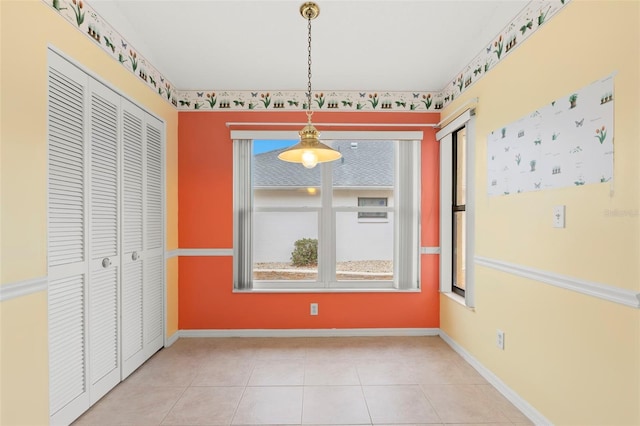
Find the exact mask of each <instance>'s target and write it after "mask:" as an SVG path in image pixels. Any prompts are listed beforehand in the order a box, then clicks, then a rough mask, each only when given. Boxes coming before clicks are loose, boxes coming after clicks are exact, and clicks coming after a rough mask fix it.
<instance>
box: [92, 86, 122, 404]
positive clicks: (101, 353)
mask: <svg viewBox="0 0 640 426" xmlns="http://www.w3.org/2000/svg"><path fill="white" fill-rule="evenodd" d="M90 87H91V107H90V115H91V120H90V134H89V140H90V158H91V161H90V185H91V186H90V188H91V191H90V196H89V203H90V219H89V220H90V222H89V223H90V230H89V241H90V244H89V252H90V259H91V260H90V272H89V344H90V350H89V353H90V359H89V364H90V372H91V375H90V378H91V380H90V383H91V403H92V404H93V403H94V402H95V401H97V400H98V399H100V398H101V397H102V396H103V395H104V394H105V393H107V392H108V391H109V390H110V389H112V388H113V387H114V386H115V385H117V384H118V383H119V382H120V353H119V346H120V345H119V328H120V324H119V317H120V315H119V308H118V306H119V300H120V294H119V268H120V241H119V229H120V228H119V216H120V215H119V202H120V199H119V192H120V190H119V189H120V182H119V167H120V165H119V163H120V158H119V157H120V153H119V145H120V144H119V139H120V123H119V122H120V96H119V95H118V94H117V93H115V92H113V91H112V90H110V89H109V88H107V87H106V86H104V85H102V84H101V83H99V82H97V81H94V80H92V81H91V86H90Z"/></svg>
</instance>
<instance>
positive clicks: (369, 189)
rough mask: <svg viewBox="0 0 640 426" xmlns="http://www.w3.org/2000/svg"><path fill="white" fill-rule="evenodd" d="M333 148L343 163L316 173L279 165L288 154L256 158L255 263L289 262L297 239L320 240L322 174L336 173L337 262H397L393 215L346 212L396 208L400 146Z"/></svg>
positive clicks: (380, 143) (385, 143)
mask: <svg viewBox="0 0 640 426" xmlns="http://www.w3.org/2000/svg"><path fill="white" fill-rule="evenodd" d="M325 142H326V141H325ZM254 143H260V142H259V141H256V142H254ZM329 144H330V145H331V146H332V147H333V148H334V149H336V150H338V151H340V152H341V153H342V158H341V159H340V160H338V161H335V162H333V163H329V164H324V165H318V166H317V167H315V168H313V169H306V168H304V167H303V166H302V165H300V164H294V163H286V162H283V161H281V160H279V159H278V154H280V152H282V151H283V150H284V149H278V150H273V151H268V152H263V153H260V154H256V155H254V157H253V160H254V161H253V177H254V181H253V194H254V200H253V201H254V213H253V215H254V216H253V219H254V222H253V224H254V225H253V226H254V235H255V238H254V250H253V260H254V262H255V263H261V262H289V261H290V258H291V252H292V250H293V248H294V243H295V241H296V240H299V239H302V238H318V235H319V229H318V228H319V226H318V224H319V223H320V222H319V220H318V214H319V212H320V207H321V202H322V197H321V195H322V194H321V193H322V191H321V179H322V173H331V174H332V194H331V195H332V204H331V205H332V207H333V208H332V210H331V211H332V214H333V215H334V217H335V221H334V222H333V224H334V226H335V233H336V247H335V253H336V261H337V262H343V261H352V260H392V259H393V228H394V220H393V212H391V211H371V210H372V209H369V211H358V210H356V209H352V210H350V211H341V209H342V208H344V207H352V208H355V207H393V205H394V204H393V195H394V172H395V142H392V141H358V142H355V141H347V140H340V141H333V142H330V143H329ZM301 209H302V211H301Z"/></svg>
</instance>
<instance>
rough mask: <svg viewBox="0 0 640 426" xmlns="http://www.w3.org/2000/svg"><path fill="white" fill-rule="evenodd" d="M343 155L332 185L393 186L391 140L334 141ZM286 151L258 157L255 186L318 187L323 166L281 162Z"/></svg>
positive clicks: (334, 165) (336, 166)
mask: <svg viewBox="0 0 640 426" xmlns="http://www.w3.org/2000/svg"><path fill="white" fill-rule="evenodd" d="M331 146H332V148H333V149H336V150H338V151H340V152H341V153H342V158H341V159H340V160H337V161H334V162H333V184H334V186H338V187H384V186H386V187H389V186H393V165H394V146H393V142H390V141H349V140H340V141H334V142H333V143H332V144H331ZM282 151H284V148H283V149H276V150H273V151H269V152H264V153H262V154H257V155H255V156H254V157H253V158H254V162H253V179H254V186H256V187H282V186H304V187H308V186H319V185H320V169H321V168H320V167H315V168H313V169H306V168H304V167H303V166H302V165H301V164H295V163H288V162H286V161H282V160H279V159H278V154H280V153H281V152H282Z"/></svg>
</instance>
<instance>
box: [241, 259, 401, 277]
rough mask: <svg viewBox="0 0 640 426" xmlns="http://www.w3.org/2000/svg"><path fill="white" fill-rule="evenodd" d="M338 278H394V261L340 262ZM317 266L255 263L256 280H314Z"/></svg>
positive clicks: (254, 275)
mask: <svg viewBox="0 0 640 426" xmlns="http://www.w3.org/2000/svg"><path fill="white" fill-rule="evenodd" d="M336 275H337V278H338V280H357V281H364V280H392V279H393V263H392V262H391V261H389V260H361V261H348V262H338V263H337V264H336ZM316 277H317V267H316V266H303V267H296V266H293V265H291V264H290V263H256V264H254V265H253V279H254V280H268V281H272V280H294V281H295V280H314V279H316Z"/></svg>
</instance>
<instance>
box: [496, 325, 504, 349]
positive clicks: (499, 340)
mask: <svg viewBox="0 0 640 426" xmlns="http://www.w3.org/2000/svg"><path fill="white" fill-rule="evenodd" d="M496 346H497V347H498V348H500V349H502V350H504V331H502V330H496Z"/></svg>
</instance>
